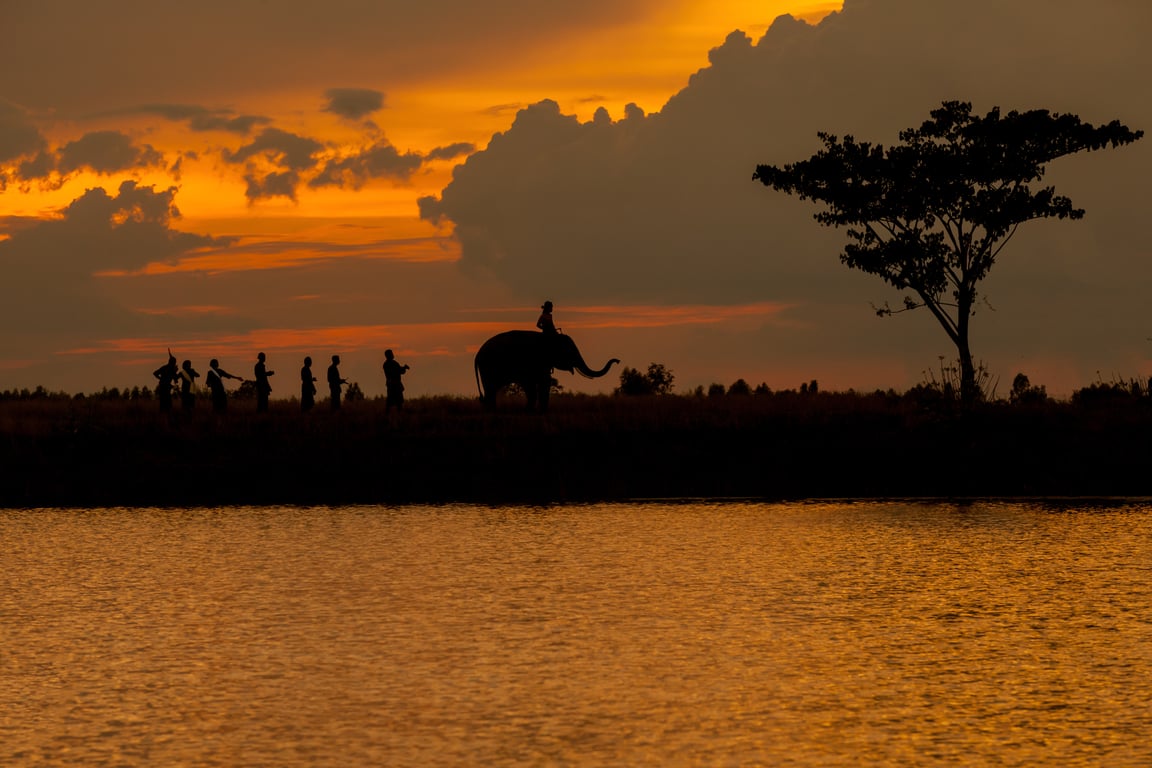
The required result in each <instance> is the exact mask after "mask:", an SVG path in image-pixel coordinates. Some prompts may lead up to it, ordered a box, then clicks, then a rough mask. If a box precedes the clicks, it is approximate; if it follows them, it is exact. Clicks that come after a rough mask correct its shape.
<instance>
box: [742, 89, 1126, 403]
mask: <svg viewBox="0 0 1152 768" xmlns="http://www.w3.org/2000/svg"><path fill="white" fill-rule="evenodd" d="M818 135H819V137H820V140H821V141H822V142H823V144H824V149H823V150H821V151H820V152H818V153H817V154H815V155H813V156H812V157H811V158H809V159H808V160H803V161H800V162H797V163H791V164H788V165H785V166H783V167H778V166H771V165H760V166H757V168H756V173H755V174H754V176H753V178H754V179H756V180H759V181H761V182H763V183H764V184H765V185H766V186H769V187H773V188H774V189H777V190H779V191H781V192H785V193H787V194H791V195H796V196H798V197H799V198H801V199H811V200H813V201H817V202H821V203H824V204H825V205H826V209H825V210H822V211H820V212H819V213H817V214H816V216H815V218H816V220H817V221H818V222H819V223H821V224H823V225H825V226H830V227H846V228H847V235H848V240H849V242H848V244H847V245H846V246H845V248H844V252H843V254H842V255H841V257H840V258H841V261H843V262H844V263H845V264H846V265H848V266H849V267H851V268H853V269H859V270H861V271H864V272H867V273H869V274H873V275H877V276H878V277H880V278H881V279H882V280H884V282H886V283H888V284H889V285H891V286H893V287H894V288H896V289H897V290H908V291H910V292H911V294H912V295H911V296H906V297H905V298H904V303H903V307H902V308H901V309H897V310H893V309H891V308H889V307H888V306H887V305H885V307H883V308H881V309H880V310H878V313H879V314H881V315H890V314H893V313H894V312H904V311H908V310H913V309H917V308H919V307H927V308H928V310H929V311H930V312H931V313H932V315H933V316H934V317H935V318H936V320H937V321H938V322H939V323H940V325H941V327H943V329H944V331H945V332H946V333H947V335H948V338H949V339H950V340H951V341H952V343H953V344H954V345H955V346H956V349H957V352H958V354H959V359H960V368H961V377H960V391H961V397H962V399H963V400H964V401H965V402H971V401H975V400H977V399H979V396H980V392H979V389H978V386H977V382H976V378H975V376H976V370H975V365H974V363H973V361H972V355H971V351H970V348H969V332H968V331H969V321H970V318H971V317H972V315H973V314H974V313H975V308H976V304H977V301H978V299H979V298H980V297H979V294H978V293H977V290H976V286H977V284H978V283H979V282H980V281H981V280H983V279H984V278H985V277H986V276H987V275H988V272H989V270H991V269H992V266H993V264H994V263H995V261H996V258H997V257H998V256H999V254H1000V252H1001V250H1002V249H1003V248H1004V246H1005V245H1006V244H1007V243H1008V241H1009V240H1011V238H1012V235H1013V234H1014V233H1015V232H1016V229H1017V227H1019V225H1020V224H1022V223H1024V222H1026V221H1031V220H1033V219H1043V218H1058V219H1080V218H1082V217H1083V216H1084V211H1083V209H1079V208H1075V207H1073V205H1072V201H1071V200H1070V199H1068V198H1067V197H1064V196H1061V195H1057V194H1056V192H1055V190H1054V189H1053V188H1052V187H1045V188H1042V189H1033V188H1032V187H1031V186H1030V185H1031V184H1032V183H1033V182H1038V181H1039V180H1040V179H1041V178H1043V176H1044V173H1045V170H1046V168H1045V166H1046V164H1047V163H1048V162H1050V161H1052V160H1055V159H1057V158H1059V157H1063V156H1065V155H1070V154H1074V153H1077V152H1081V151H1086V150H1098V149H1103V148H1105V147H1108V146H1111V147H1118V146H1120V145H1122V144H1130V143H1132V142H1134V141H1136V140H1138V139H1140V138H1141V137H1142V136H1143V131H1132V130H1130V129H1129V128H1127V127H1126V126H1124V125H1122V124H1120V123H1119V122H1118V121H1115V120H1114V121H1112V122H1111V123H1108V124H1107V125H1103V126H1099V127H1096V126H1093V125H1090V124H1088V123H1084V122H1082V121H1081V120H1080V118H1079V117H1077V116H1075V115H1067V114H1053V113H1051V112H1049V111H1048V110H1032V111H1028V112H1016V111H1012V112H1009V113H1008V114H1001V112H1000V109H999V108H993V109H992V110H991V111H990V112H989V113H988V114H987V115H985V116H983V117H980V116H977V115H973V114H972V105H971V104H969V103H965V102H959V101H947V102H944V103H943V106H942V107H940V108H939V109H935V110H933V111H932V112H931V119H929V120H927V121H925V122H924V123H923V124H922V125H921V126H920V127H919V128H910V129H907V130H904V131H902V132H901V133H900V141H901V142H902V144H900V145H898V146H894V147H891V148H888V149H886V148H885V147H883V146H881V145H879V144H875V145H874V144H871V143H868V142H858V141H856V140H855V139H854V138H853V137H852V136H845V137H844V138H843V139H840V138H838V137H836V136H833V135H831V134H828V133H823V132H821V133H819V134H818Z"/></svg>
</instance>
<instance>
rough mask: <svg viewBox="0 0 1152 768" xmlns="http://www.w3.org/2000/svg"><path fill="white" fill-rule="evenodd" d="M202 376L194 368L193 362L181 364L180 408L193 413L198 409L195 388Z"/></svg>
mask: <svg viewBox="0 0 1152 768" xmlns="http://www.w3.org/2000/svg"><path fill="white" fill-rule="evenodd" d="M198 378H200V374H199V373H197V372H196V371H195V370H194V369H193V368H192V361H191V360H185V361H184V362H183V363H181V364H180V408H181V410H185V411H191V410H192V409H193V408H195V407H196V394H195V391H194V390H193V387H195V386H196V379H198Z"/></svg>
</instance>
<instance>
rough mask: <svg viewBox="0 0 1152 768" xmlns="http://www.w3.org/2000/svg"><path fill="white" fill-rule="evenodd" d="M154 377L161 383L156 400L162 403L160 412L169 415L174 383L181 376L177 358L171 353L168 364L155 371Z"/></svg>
mask: <svg viewBox="0 0 1152 768" xmlns="http://www.w3.org/2000/svg"><path fill="white" fill-rule="evenodd" d="M152 375H153V376H155V377H156V378H157V379H158V380H159V382H160V383H159V384H157V385H156V399H157V400H159V401H160V411H161V413H168V412H169V411H171V410H172V383H173V382H175V381H176V377H177V376H179V375H180V371H179V369H178V368H177V367H176V356H175V355H173V354H172V352H171V351H169V352H168V362H167V363H166V364H164V365H162V366H160V367H159V368H157V369H156V370H155V371H153V372H152Z"/></svg>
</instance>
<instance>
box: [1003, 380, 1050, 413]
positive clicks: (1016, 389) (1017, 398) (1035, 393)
mask: <svg viewBox="0 0 1152 768" xmlns="http://www.w3.org/2000/svg"><path fill="white" fill-rule="evenodd" d="M1047 401H1048V391H1047V389H1045V388H1044V387H1043V386H1039V387H1034V386H1032V382H1031V381H1029V380H1028V377H1027V376H1025V375H1024V374H1023V373H1018V374H1016V378H1014V379H1012V391H1011V392H1009V393H1008V402H1010V403H1012V404H1014V405H1029V404H1032V403H1044V402H1047Z"/></svg>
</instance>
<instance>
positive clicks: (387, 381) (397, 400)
mask: <svg viewBox="0 0 1152 768" xmlns="http://www.w3.org/2000/svg"><path fill="white" fill-rule="evenodd" d="M411 368H412V366H410V365H400V363H398V362H396V355H395V354H393V352H392V350H390V349H386V350H384V387H385V389H386V390H387V397H385V399H384V412H385V413H387V412H388V411H390V410H392V406H396V407H397V408H403V407H404V382H403V381H401V377H402V376H403V375H404V374H405V373H407V372H408V371H409V370H410V369H411Z"/></svg>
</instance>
